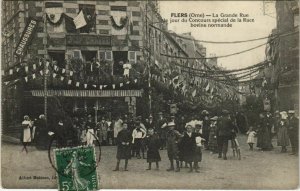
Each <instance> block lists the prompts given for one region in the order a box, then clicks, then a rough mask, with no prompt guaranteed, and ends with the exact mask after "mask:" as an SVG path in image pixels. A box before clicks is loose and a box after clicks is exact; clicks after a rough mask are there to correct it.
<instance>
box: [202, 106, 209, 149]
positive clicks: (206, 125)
mask: <svg viewBox="0 0 300 191" xmlns="http://www.w3.org/2000/svg"><path fill="white" fill-rule="evenodd" d="M202 117H203V130H202V132H203V138H204V139H205V142H204V147H205V149H206V150H208V149H209V147H208V142H209V126H210V120H209V113H208V111H206V110H203V111H202Z"/></svg>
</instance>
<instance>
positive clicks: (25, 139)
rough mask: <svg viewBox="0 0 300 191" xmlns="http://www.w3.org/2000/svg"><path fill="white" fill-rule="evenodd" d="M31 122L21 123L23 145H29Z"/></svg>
mask: <svg viewBox="0 0 300 191" xmlns="http://www.w3.org/2000/svg"><path fill="white" fill-rule="evenodd" d="M31 126H32V125H31V121H23V122H22V127H23V139H22V140H23V142H24V143H29V142H31V132H30V127H31Z"/></svg>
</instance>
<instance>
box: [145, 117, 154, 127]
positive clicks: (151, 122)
mask: <svg viewBox="0 0 300 191" xmlns="http://www.w3.org/2000/svg"><path fill="white" fill-rule="evenodd" d="M145 126H146V129H150V128H151V129H154V121H153V117H152V115H150V116H149V121H148V122H146V123H145Z"/></svg>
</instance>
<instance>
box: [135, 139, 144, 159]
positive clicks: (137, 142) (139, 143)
mask: <svg viewBox="0 0 300 191" xmlns="http://www.w3.org/2000/svg"><path fill="white" fill-rule="evenodd" d="M141 148H142V139H134V151H135V154H136V155H137V156H140V151H141Z"/></svg>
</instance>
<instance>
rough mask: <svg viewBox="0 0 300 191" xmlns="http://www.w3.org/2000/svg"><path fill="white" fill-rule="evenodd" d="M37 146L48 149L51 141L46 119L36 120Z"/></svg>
mask: <svg viewBox="0 0 300 191" xmlns="http://www.w3.org/2000/svg"><path fill="white" fill-rule="evenodd" d="M35 132H36V135H35V139H36V147H37V149H47V148H48V146H49V143H50V136H49V135H48V132H49V129H48V128H47V127H46V121H45V120H44V119H38V120H37V122H36V130H35Z"/></svg>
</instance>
